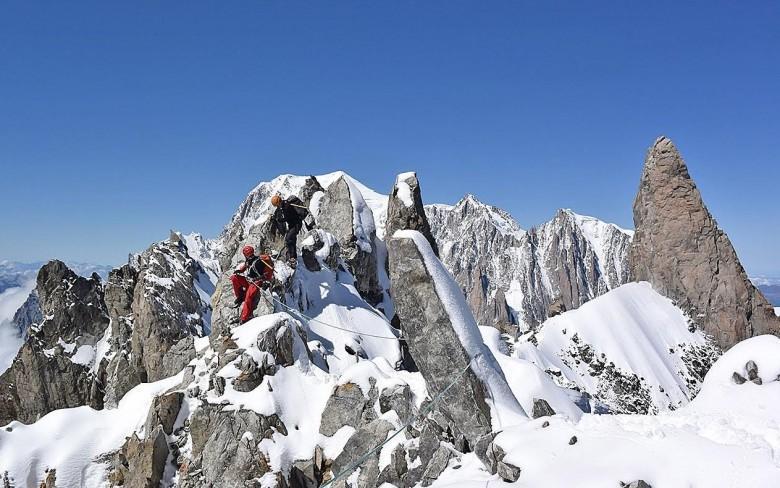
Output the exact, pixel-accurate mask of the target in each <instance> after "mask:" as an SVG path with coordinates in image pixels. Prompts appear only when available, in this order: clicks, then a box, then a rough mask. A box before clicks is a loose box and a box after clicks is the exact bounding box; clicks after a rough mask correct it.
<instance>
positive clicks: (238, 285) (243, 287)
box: [230, 246, 274, 324]
mask: <svg viewBox="0 0 780 488" xmlns="http://www.w3.org/2000/svg"><path fill="white" fill-rule="evenodd" d="M241 253H242V254H243V255H244V258H245V261H244V262H243V263H241V264H240V265H239V266H238V268H236V269H235V270H233V275H232V276H231V277H230V281H231V283H233V293H235V295H236V302H235V303H236V305H238V304H240V303H242V302H243V306H242V307H241V323H242V324H243V323H244V322H246V321H247V320H249V319H251V318H252V314H253V313H254V311H255V307H256V306H257V298H258V294H259V293H260V289H261V288H263V289H267V288H268V287H269V286H270V285H271V281H272V280H273V279H274V264H273V260H272V259H271V256H269V255H267V254H261V255H260V256H255V248H253V247H252V246H244V248H243V249H242V250H241Z"/></svg>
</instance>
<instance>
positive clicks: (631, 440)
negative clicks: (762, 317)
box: [433, 336, 780, 488]
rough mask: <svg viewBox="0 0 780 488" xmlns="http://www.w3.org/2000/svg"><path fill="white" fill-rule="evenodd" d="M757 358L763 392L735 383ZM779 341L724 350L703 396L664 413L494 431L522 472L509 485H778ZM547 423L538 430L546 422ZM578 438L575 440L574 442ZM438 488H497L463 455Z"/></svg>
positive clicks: (491, 478) (753, 342) (587, 418)
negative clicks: (734, 375)
mask: <svg viewBox="0 0 780 488" xmlns="http://www.w3.org/2000/svg"><path fill="white" fill-rule="evenodd" d="M748 360H754V361H756V363H757V364H758V367H759V375H760V376H761V377H762V379H763V380H764V384H763V385H761V386H758V385H754V384H752V383H746V384H744V385H736V384H734V383H733V382H732V381H731V375H732V373H733V372H734V371H740V372H741V373H742V374H744V366H745V363H746V362H747V361H748ZM778 373H780V339H778V338H776V337H772V336H759V337H754V338H751V339H747V340H745V341H743V342H741V343H739V344H737V345H736V346H734V347H733V348H732V349H730V350H729V351H728V352H727V353H726V354H725V355H724V356H723V357H722V358H721V359H719V360H718V361H717V362H716V363H715V365H714V366H713V367H712V369H711V370H710V372H709V373H708V374H707V376H706V378H705V381H704V385H703V387H702V390H701V393H700V394H699V396H698V397H697V398H696V400H694V401H693V402H691V403H690V404H689V405H687V406H685V407H683V408H681V409H680V410H678V411H675V412H666V413H662V414H660V415H590V414H586V415H583V417H582V419H581V420H580V421H579V422H572V421H569V420H566V419H563V418H560V417H553V418H548V419H537V420H534V421H531V422H528V423H526V424H524V425H520V426H515V427H511V428H509V429H506V430H505V431H504V432H502V433H500V434H499V435H498V437H497V439H496V440H497V442H498V443H499V445H500V446H501V447H502V448H503V449H504V450H505V451H506V453H507V454H506V457H505V458H504V461H505V462H508V463H510V464H513V465H515V466H517V467H520V468H521V469H522V473H521V474H520V478H519V480H518V481H517V483H515V484H514V485H513V486H517V487H540V486H550V487H553V486H555V487H557V486H561V487H563V486H576V487H578V488H579V487H582V488H591V487H592V488H601V487H605V486H620V485H619V483H620V482H624V483H627V482H631V481H635V480H638V479H642V480H644V481H645V482H647V483H649V484H650V485H651V486H653V487H662V488H689V487H699V486H701V487H706V486H717V487H720V488H729V487H734V488H738V487H748V486H749V487H751V488H770V487H776V486H778V485H779V484H780V410H778V409H777V408H776V406H777V405H778V404H780V382H779V381H777V380H776V377H777V375H778ZM544 421H548V422H549V424H550V425H549V427H547V428H544V427H543V425H542V424H543V422H544ZM573 437H576V441H574V442H573V443H572V441H573ZM458 464H460V469H457V470H455V469H454V466H455V465H454V464H453V465H451V466H450V468H449V469H448V470H447V471H446V472H445V473H444V474H443V475H442V476H441V477H440V478H439V479H438V480H437V482H436V483H434V484H433V486H435V487H444V486H459V487H474V488H477V487H480V488H481V487H484V486H486V483H489V484H490V486H493V487H495V486H501V485H504V484H506V483H503V482H501V480H499V479H498V478H497V476H491V475H489V474H488V473H487V472H485V471H483V470H480V469H479V466H478V463H476V462H475V460H474V459H473V454H469V455H466V456H464V457H463V459H462V461H461V463H458Z"/></svg>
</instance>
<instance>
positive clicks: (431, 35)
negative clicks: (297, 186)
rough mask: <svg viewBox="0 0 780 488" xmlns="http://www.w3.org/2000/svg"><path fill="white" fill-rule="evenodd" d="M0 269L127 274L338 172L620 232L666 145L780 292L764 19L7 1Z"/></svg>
mask: <svg viewBox="0 0 780 488" xmlns="http://www.w3.org/2000/svg"><path fill="white" fill-rule="evenodd" d="M1 8H2V10H1V11H0V67H1V68H0V93H1V94H2V95H0V175H1V176H0V178H2V180H0V181H2V186H1V187H2V191H1V192H0V229H2V231H0V232H2V239H0V258H6V259H13V260H26V261H31V260H38V259H46V258H49V257H53V256H57V257H62V258H67V259H74V260H79V261H89V262H100V263H120V262H121V261H123V260H124V259H125V257H126V255H127V253H128V252H130V251H135V250H140V249H143V248H145V247H146V246H147V245H148V244H149V243H150V242H152V241H154V240H159V239H162V238H165V237H166V236H167V232H168V229H169V228H176V229H180V230H184V231H190V230H197V231H200V232H202V233H204V234H206V235H209V236H214V235H216V234H217V233H218V232H219V231H220V229H221V227H222V226H223V225H224V224H225V223H226V222H227V220H228V219H229V217H230V215H231V214H232V212H233V211H234V209H235V207H236V206H237V205H238V204H239V203H240V201H241V200H242V199H243V197H244V195H245V194H246V193H247V191H249V190H250V189H251V188H252V187H253V186H254V185H255V184H256V183H257V182H258V181H262V180H267V179H270V178H272V177H274V176H275V175H277V174H279V173H297V174H310V173H312V174H317V173H323V172H329V171H333V170H336V169H343V170H345V171H347V172H349V173H350V174H352V175H353V176H355V177H356V178H358V179H360V180H361V181H363V182H364V183H366V184H367V185H369V186H371V187H374V188H375V189H377V190H380V191H383V192H386V191H388V189H389V187H390V186H391V184H392V181H393V177H394V175H395V174H396V173H398V172H401V171H407V170H416V171H417V172H418V173H419V175H420V177H421V179H422V185H423V191H424V194H423V197H424V198H425V200H426V201H428V202H450V203H453V202H455V201H456V200H458V199H459V198H460V197H461V196H462V195H463V194H465V193H467V192H470V193H474V194H476V195H477V196H478V197H479V198H481V199H482V200H484V201H487V202H489V203H493V204H495V205H498V206H500V207H503V208H505V209H507V210H509V211H510V212H511V213H512V214H513V215H514V216H515V217H516V218H517V219H518V221H519V222H520V223H521V225H522V226H524V227H526V228H528V227H530V226H532V225H534V224H538V223H540V222H542V221H545V220H547V219H549V218H551V217H552V215H553V214H554V213H555V210H556V209H557V208H559V207H570V208H572V209H574V210H575V211H577V212H579V213H584V214H590V215H595V216H598V217H600V218H602V219H604V220H607V221H612V222H615V223H618V224H619V225H622V226H625V227H632V226H633V224H632V217H631V204H632V201H633V197H634V194H635V192H636V189H637V185H638V181H639V174H640V170H641V165H642V160H643V157H644V153H645V150H646V149H647V147H648V146H649V145H650V144H651V143H652V141H653V140H654V138H655V137H656V136H658V135H659V134H665V135H667V136H669V137H671V138H672V139H673V140H674V141H675V142H676V143H677V145H678V147H679V148H680V149H681V151H682V153H683V156H684V157H685V158H686V160H687V162H688V165H689V168H690V171H691V173H692V175H693V176H694V178H695V179H696V181H697V184H698V185H699V188H700V189H701V191H702V193H703V196H704V198H705V201H706V203H707V204H708V206H709V208H710V210H711V211H712V212H713V213H714V215H715V216H716V218H717V219H718V221H719V223H720V224H721V226H722V227H723V228H724V229H725V230H726V231H727V233H728V234H729V236H730V237H731V238H732V240H733V242H734V243H735V245H736V247H737V251H738V253H739V254H740V257H741V258H742V260H743V263H744V264H745V266H746V268H747V269H748V271H749V272H751V273H753V274H774V275H780V258H778V253H777V248H778V242H780V218H779V216H778V209H779V208H780V206H778V184H779V183H780V164H778V163H780V90H779V89H778V87H779V86H780V59H778V57H779V56H780V55H779V54H778V53H780V29H778V28H777V26H778V24H779V23H780V3H777V2H717V1H706V2H662V3H657V2H652V5H650V4H648V3H646V2H645V3H640V2H626V1H616V2H562V1H561V2H538V3H536V4H534V3H530V2H519V1H517V2H516V1H512V2H500V1H491V2H476V1H474V2H462V1H446V2H433V1H425V2H422V1H421V2H410V1H392V2H365V1H357V2H351V1H338V2H305V3H302V2H262V1H251V2H239V1H236V2H227V3H225V2H173V1H171V2H145V1H136V2H121V3H120V2H48V3H47V2H15V1H14V2H4V3H3V6H2V7H1Z"/></svg>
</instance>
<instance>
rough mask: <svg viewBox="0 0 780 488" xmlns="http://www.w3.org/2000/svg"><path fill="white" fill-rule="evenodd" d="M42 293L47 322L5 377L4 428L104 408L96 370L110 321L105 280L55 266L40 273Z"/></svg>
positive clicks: (1, 386)
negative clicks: (70, 411) (71, 409)
mask: <svg viewBox="0 0 780 488" xmlns="http://www.w3.org/2000/svg"><path fill="white" fill-rule="evenodd" d="M36 292H37V294H38V299H39V303H40V309H41V313H42V316H43V320H42V321H41V323H40V324H36V325H35V326H33V327H32V328H30V329H29V331H28V337H27V339H26V340H25V343H24V345H22V348H21V349H20V350H19V352H18V354H17V356H16V358H15V359H14V362H13V364H12V365H11V367H10V368H9V369H8V370H6V371H5V372H4V373H3V374H2V375H0V425H5V424H7V423H9V422H11V421H12V420H19V421H21V422H24V423H30V422H34V421H35V420H37V419H38V418H39V417H41V416H42V415H45V414H47V413H49V412H51V411H52V410H56V409H59V408H69V407H76V406H81V405H91V406H92V407H94V408H102V406H103V392H102V389H101V388H100V387H101V386H102V383H103V377H102V376H103V374H104V373H103V372H101V371H95V372H93V369H92V366H93V363H94V360H95V345H96V344H97V342H98V341H99V340H100V338H101V337H102V336H103V333H104V331H105V329H106V327H107V326H108V320H109V319H108V314H107V313H106V309H105V305H104V301H103V286H102V284H101V281H100V277H99V276H97V275H96V274H93V276H92V277H91V278H83V277H81V276H78V275H76V274H75V273H74V272H73V271H71V270H70V269H69V268H68V267H67V266H66V265H65V263H63V262H61V261H50V262H49V263H48V264H46V265H45V266H44V267H43V268H41V270H40V271H39V272H38V277H37V282H36ZM95 386H97V387H95Z"/></svg>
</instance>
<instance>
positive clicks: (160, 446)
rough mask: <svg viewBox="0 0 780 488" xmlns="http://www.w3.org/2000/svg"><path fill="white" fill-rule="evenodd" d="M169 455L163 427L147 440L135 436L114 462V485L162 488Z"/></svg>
mask: <svg viewBox="0 0 780 488" xmlns="http://www.w3.org/2000/svg"><path fill="white" fill-rule="evenodd" d="M169 452H170V451H169V448H168V442H167V439H166V437H165V433H164V432H163V429H162V426H157V427H155V428H154V429H153V430H151V431H149V432H148V433H147V435H146V437H144V438H140V437H138V435H136V434H133V435H132V436H130V438H128V439H127V441H126V442H125V443H124V445H123V446H122V448H121V449H120V451H119V452H118V453H116V455H115V456H114V459H113V460H112V464H113V469H112V471H111V473H110V475H109V481H110V483H111V486H123V487H126V488H158V487H159V486H160V481H162V477H163V473H164V472H165V464H166V462H167V460H168V454H169Z"/></svg>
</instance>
